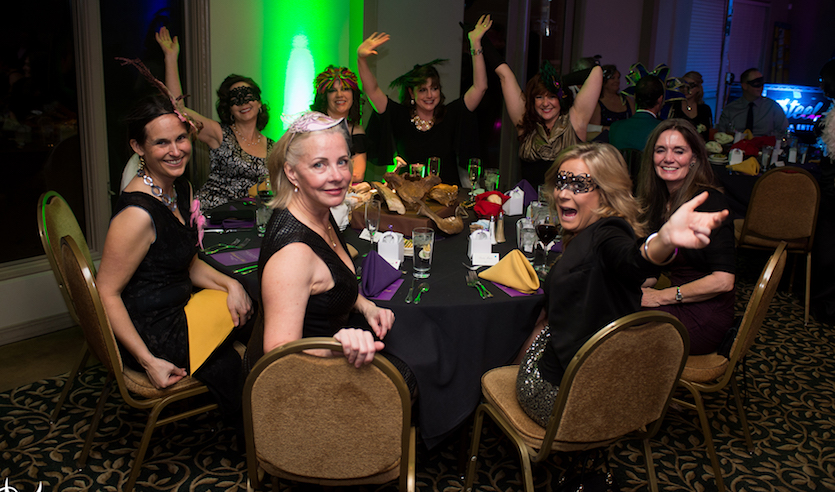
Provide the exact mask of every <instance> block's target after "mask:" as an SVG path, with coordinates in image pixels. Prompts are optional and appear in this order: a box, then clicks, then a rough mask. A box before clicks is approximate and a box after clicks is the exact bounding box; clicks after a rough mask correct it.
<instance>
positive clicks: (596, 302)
mask: <svg viewBox="0 0 835 492" xmlns="http://www.w3.org/2000/svg"><path fill="white" fill-rule="evenodd" d="M546 184H547V185H548V186H549V187H550V188H551V189H552V190H553V193H552V194H553V199H554V203H555V205H556V208H557V212H558V216H559V221H560V226H561V227H562V231H563V238H564V240H565V242H566V244H565V248H564V253H563V255H562V257H561V258H560V260H559V261H557V263H555V264H554V266H553V267H552V268H551V270H550V272H548V276H547V277H546V279H545V282H544V283H543V288H544V289H545V306H544V308H543V310H542V314H541V315H540V319H539V322H538V323H537V327H536V330H534V331H535V333H537V335H536V338H535V339H534V340H533V343H532V345H531V346H530V348H528V350H527V352H526V353H525V355H524V357H523V360H522V364H521V365H520V367H519V375H518V377H517V386H516V393H517V397H518V399H519V403H520V404H521V406H522V408H523V409H524V410H525V412H526V413H527V414H528V415H529V416H530V417H531V418H532V419H533V420H534V421H536V422H538V423H539V424H540V425H542V426H545V425H546V424H547V422H548V418H549V417H550V415H551V410H552V408H553V404H554V401H555V399H556V395H557V391H558V390H559V384H560V380H561V379H562V376H563V373H564V372H565V368H566V367H568V363H569V361H570V360H571V358H572V357H573V356H574V354H575V353H576V352H577V350H578V349H579V348H580V347H582V345H583V344H584V343H585V342H586V341H587V340H588V339H589V337H591V336H592V335H593V334H594V333H596V332H597V331H598V330H600V329H601V328H603V327H604V326H606V325H608V324H609V323H611V322H612V321H614V320H616V319H618V318H620V317H622V316H625V315H627V314H630V313H634V312H637V311H638V310H639V309H640V307H641V284H642V282H643V281H644V279H646V278H647V277H648V276H649V274H650V273H652V272H654V271H655V270H656V269H657V266H658V265H662V264H665V263H667V262H669V261H670V260H671V259H672V258H674V257H675V254H676V251H677V249H676V248H679V247H687V248H702V247H704V246H705V245H707V244H708V243H709V241H710V240H709V238H708V237H709V234H710V231H711V230H712V229H713V228H715V227H717V226H718V225H719V224H720V223H721V222H722V220H723V219H724V218H725V217H726V216H727V214H728V213H727V211H723V212H717V213H710V214H708V213H697V212H695V208H696V207H697V206H698V205H699V204H700V203H701V202H702V201H704V199H705V198H706V195H705V196H699V197H697V198H695V199H694V200H691V201H690V202H688V203H687V204H685V205H684V206H682V207H681V209H680V210H679V211H677V212H676V214H674V215H673V217H671V218H670V220H669V221H668V222H667V223H666V224H665V225H664V227H662V228H661V230H660V231H658V233H657V234H652V235H650V236H649V238H647V240H646V241H644V242H643V244H639V243H638V241H637V237H636V232H637V233H638V234H639V235H641V236H643V233H644V225H643V223H642V222H641V220H640V218H639V215H640V207H639V206H638V204H637V202H636V201H635V199H634V198H633V197H632V194H631V189H632V182H631V180H630V178H629V175H628V173H627V171H626V164H625V163H624V162H623V158H622V157H621V155H620V153H619V152H618V151H617V150H616V149H615V148H614V147H612V146H611V145H609V144H579V145H577V146H575V147H572V148H571V149H569V150H567V151H565V152H563V153H561V154H560V155H559V157H558V158H557V161H556V162H555V163H554V165H553V167H552V168H551V169H549V171H548V172H547V173H546ZM551 333H553V334H554V336H551Z"/></svg>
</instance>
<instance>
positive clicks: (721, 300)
mask: <svg viewBox="0 0 835 492" xmlns="http://www.w3.org/2000/svg"><path fill="white" fill-rule="evenodd" d="M713 182H714V180H713V171H712V170H711V167H710V163H709V162H708V158H707V149H705V144H704V141H703V140H702V138H701V136H699V134H698V133H697V132H696V129H695V128H694V127H693V125H692V124H690V123H689V122H687V121H685V120H681V119H672V120H664V121H662V122H661V123H660V124H659V125H658V126H657V127H656V128H655V130H653V132H652V133H651V134H650V136H649V140H647V145H646V147H645V148H644V153H643V157H642V161H641V171H640V173H639V175H638V199H639V200H640V201H641V204H642V205H643V206H644V215H643V217H642V218H643V220H645V221H646V222H647V223H648V224H649V227H650V230H658V229H659V228H661V227H662V226H663V225H664V224H665V223H666V222H667V221H668V220H669V219H670V216H672V215H673V214H674V213H675V212H676V210H678V209H679V208H680V207H682V206H683V204H684V203H686V202H687V201H689V200H690V199H692V198H693V197H694V196H697V195H700V194H702V193H704V192H707V193H708V198H707V200H705V202H704V203H703V204H702V205H700V206H699V207H698V208H697V210H698V211H701V212H717V211H720V210H725V209H727V208H728V203H727V200H725V195H724V194H723V193H722V192H721V191H719V190H718V189H717V188H716V187H715V185H714V184H713ZM735 270H736V258H735V246H734V230H733V221H731V220H730V219H728V220H726V221H725V222H724V223H723V224H722V225H721V227H718V228H717V229H715V230H714V231H713V232H712V233H711V235H710V244H709V245H708V246H707V247H706V248H704V249H703V250H699V251H694V250H690V249H683V250H681V251H679V254H678V256H677V257H676V258H675V259H674V260H673V261H672V263H670V265H669V274H668V276H669V279H670V283H671V284H672V285H671V286H670V287H668V288H665V289H655V288H653V286H654V285H655V280H656V279H650V281H649V282H648V283H647V284H645V285H644V289H643V291H644V294H643V298H642V299H641V306H642V307H644V308H646V309H659V310H661V311H667V312H669V313H671V314H673V315H675V316H676V317H677V318H678V319H680V320H681V322H682V323H684V325H685V326H686V327H687V331H688V332H689V333H690V353H691V354H694V355H697V354H708V353H711V352H713V351H715V350H716V349H717V348H718V347H719V345H720V343H721V342H722V339H723V338H724V337H725V334H726V333H727V331H728V329H730V328H731V326H733V322H734V282H735V279H736V277H735Z"/></svg>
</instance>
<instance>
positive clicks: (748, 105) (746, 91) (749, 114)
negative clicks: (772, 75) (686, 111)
mask: <svg viewBox="0 0 835 492" xmlns="http://www.w3.org/2000/svg"><path fill="white" fill-rule="evenodd" d="M740 82H741V84H742V97H740V98H739V99H737V100H736V101H733V102H731V103H728V105H727V106H725V109H723V110H722V115H721V116H720V117H719V122H718V123H717V124H716V129H717V130H719V131H720V132H725V133H731V134H733V133H735V132H742V131H745V130H746V129H747V130H751V133H752V134H753V135H754V136H755V137H762V136H768V135H775V136H780V135H782V134H783V133H784V132H785V131H786V128H788V127H789V120H788V119H787V118H786V113H785V112H784V111H783V108H781V107H780V105H779V104H777V102H776V101H775V100H774V99H771V98H768V97H763V85H764V83H765V78H764V77H763V74H762V73H761V72H760V71H759V70H757V69H756V68H749V69H748V70H746V71H744V72H742V75H741V76H740Z"/></svg>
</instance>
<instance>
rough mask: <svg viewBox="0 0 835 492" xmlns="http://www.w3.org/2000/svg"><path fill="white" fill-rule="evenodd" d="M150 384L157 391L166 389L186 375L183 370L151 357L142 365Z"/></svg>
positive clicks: (163, 360)
mask: <svg viewBox="0 0 835 492" xmlns="http://www.w3.org/2000/svg"><path fill="white" fill-rule="evenodd" d="M142 367H144V368H145V374H147V375H148V379H149V380H150V381H151V384H153V385H154V387H155V388H157V389H162V388H167V387H169V386H171V385H172V384H174V383H176V382H178V381H180V380H181V379H183V378H184V377H186V376H187V375H188V372H186V370H185V369H183V368H182V367H177V366H175V365H174V364H172V363H170V362H168V361H167V360H165V359H160V358H159V357H152V358H151V359H149V360H147V361H145V362H144V363H143V364H142Z"/></svg>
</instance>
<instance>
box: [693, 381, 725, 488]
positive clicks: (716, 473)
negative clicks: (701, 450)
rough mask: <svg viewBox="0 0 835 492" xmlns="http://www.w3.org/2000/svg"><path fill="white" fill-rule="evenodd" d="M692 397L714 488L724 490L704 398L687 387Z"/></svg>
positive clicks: (696, 391)
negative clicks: (708, 459)
mask: <svg viewBox="0 0 835 492" xmlns="http://www.w3.org/2000/svg"><path fill="white" fill-rule="evenodd" d="M687 389H688V390H690V393H691V394H692V395H693V399H694V401H695V402H696V412H698V414H699V420H700V421H701V423H702V434H704V438H705V447H706V448H707V454H708V456H710V464H711V466H712V467H713V477H714V479H715V480H716V489H717V491H718V492H725V482H724V480H723V479H722V468H721V467H720V466H719V457H718V456H717V455H716V447H715V446H714V444H713V433H711V432H710V422H708V420H707V413H706V412H705V404H704V400H702V395H701V394H700V393H699V392H698V390H695V389H693V388H690V387H688V388H687Z"/></svg>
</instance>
